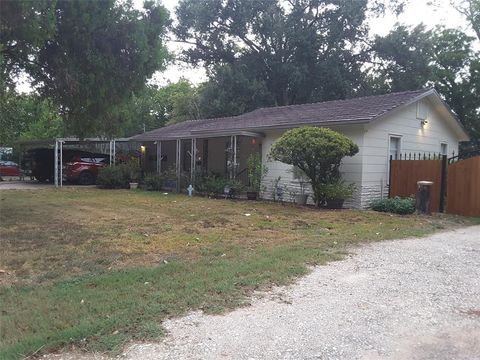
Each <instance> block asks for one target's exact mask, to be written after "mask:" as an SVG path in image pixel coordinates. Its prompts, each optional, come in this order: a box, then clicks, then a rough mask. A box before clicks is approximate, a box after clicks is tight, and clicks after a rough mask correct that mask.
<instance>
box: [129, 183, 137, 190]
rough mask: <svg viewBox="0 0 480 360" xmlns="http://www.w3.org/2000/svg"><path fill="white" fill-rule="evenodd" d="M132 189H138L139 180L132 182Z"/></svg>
mask: <svg viewBox="0 0 480 360" xmlns="http://www.w3.org/2000/svg"><path fill="white" fill-rule="evenodd" d="M130 189H138V183H137V182H131V183H130Z"/></svg>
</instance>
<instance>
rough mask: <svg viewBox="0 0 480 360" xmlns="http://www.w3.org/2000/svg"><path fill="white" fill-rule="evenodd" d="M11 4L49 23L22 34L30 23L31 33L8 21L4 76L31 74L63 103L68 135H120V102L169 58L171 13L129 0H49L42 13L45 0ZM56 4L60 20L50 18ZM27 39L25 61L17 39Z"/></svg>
mask: <svg viewBox="0 0 480 360" xmlns="http://www.w3.org/2000/svg"><path fill="white" fill-rule="evenodd" d="M5 3H6V4H8V6H9V9H10V10H9V13H11V16H12V17H16V18H23V19H24V20H23V21H24V22H25V23H27V24H29V23H30V21H31V20H30V18H29V17H28V16H27V15H28V14H29V13H30V12H32V11H33V14H34V15H35V16H34V17H33V19H34V21H36V22H45V23H46V25H45V28H46V29H47V30H48V31H44V32H43V33H45V34H43V35H44V36H43V35H42V36H39V37H38V38H37V37H34V36H31V35H29V36H24V35H22V34H21V32H22V31H23V30H24V29H25V32H28V33H30V32H31V31H32V30H31V26H24V27H15V26H10V27H8V29H10V30H11V31H9V32H8V33H7V34H6V36H5V37H2V45H1V46H2V47H1V52H2V58H3V59H6V62H5V61H4V66H3V68H4V69H5V72H7V73H9V74H7V75H8V76H5V78H7V79H9V78H11V75H12V72H13V71H15V72H17V73H18V71H24V72H26V73H27V74H28V75H30V76H31V78H32V79H33V82H32V85H33V86H34V88H35V89H36V90H37V91H38V92H39V93H40V94H41V95H42V96H44V97H46V98H51V99H52V100H53V101H54V102H55V103H56V104H58V105H59V107H60V110H61V113H62V117H63V119H64V123H65V126H66V129H67V132H68V134H70V135H78V136H81V137H83V136H87V135H113V134H115V133H116V132H117V131H118V125H119V123H121V120H122V117H121V114H120V113H119V108H120V107H121V106H120V105H122V104H124V103H125V102H126V101H127V100H128V99H129V97H130V96H131V95H132V93H134V92H138V91H140V90H141V89H142V88H143V87H144V86H145V82H146V80H147V79H148V78H149V77H150V76H151V75H152V74H153V73H154V72H155V71H156V70H159V69H162V67H163V65H164V63H165V60H166V58H167V51H166V48H165V46H164V43H163V35H164V33H165V29H166V25H167V24H168V14H167V12H166V10H165V9H164V8H163V7H162V6H159V5H157V4H156V3H154V2H151V1H148V2H145V4H144V8H143V10H136V9H135V8H134V7H133V5H132V3H131V1H130V0H127V1H121V2H120V1H115V0H98V1H80V0H75V1H66V0H59V1H56V2H55V1H48V0H45V1H43V2H41V3H40V4H45V7H44V8H45V10H44V11H43V13H44V15H42V14H43V13H41V12H40V13H39V12H38V11H36V9H37V8H38V7H40V5H38V6H37V5H35V4H34V5H30V4H33V3H32V2H30V1H23V0H20V4H22V6H15V5H12V4H11V1H8V0H7V1H6V2H5ZM2 4H3V2H2ZM52 7H53V10H54V12H53V14H54V18H53V22H54V25H51V21H44V17H48V19H50V18H51V16H52V13H51V12H50V10H51V8H52ZM32 8H33V10H32ZM42 9H43V8H42ZM37 17H38V18H39V19H38V20H37ZM32 21H33V20H32ZM52 26H53V27H54V29H55V31H53V32H52V31H50V28H52ZM33 27H34V28H35V27H36V26H33ZM24 37H26V38H27V39H28V43H29V44H30V43H31V44H33V45H32V46H31V53H32V54H33V56H26V59H27V61H25V59H24V58H25V56H23V55H22V56H16V57H15V56H11V55H10V53H11V51H12V50H11V49H12V48H13V49H15V47H16V46H17V45H16V44H17V40H16V39H17V38H19V39H22V38H24ZM32 38H33V39H32ZM28 49H29V50H30V47H28ZM22 54H23V53H22ZM16 59H19V60H16ZM13 64H16V65H13ZM13 75H16V74H15V73H13Z"/></svg>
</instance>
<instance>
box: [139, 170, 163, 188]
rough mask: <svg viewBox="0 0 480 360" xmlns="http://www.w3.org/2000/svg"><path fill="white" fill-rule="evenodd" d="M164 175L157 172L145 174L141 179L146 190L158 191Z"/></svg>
mask: <svg viewBox="0 0 480 360" xmlns="http://www.w3.org/2000/svg"><path fill="white" fill-rule="evenodd" d="M164 181H165V177H164V176H162V175H159V174H147V175H145V177H144V179H143V183H144V184H145V186H146V188H147V190H153V191H160V190H162V188H163V182H164Z"/></svg>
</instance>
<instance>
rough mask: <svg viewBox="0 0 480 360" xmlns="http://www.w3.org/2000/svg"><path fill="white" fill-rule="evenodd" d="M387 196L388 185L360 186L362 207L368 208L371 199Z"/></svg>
mask: <svg viewBox="0 0 480 360" xmlns="http://www.w3.org/2000/svg"><path fill="white" fill-rule="evenodd" d="M382 198H388V185H383V191H382V184H378V185H364V186H362V188H361V202H360V207H361V208H362V209H365V208H368V206H369V205H370V202H371V201H372V200H377V199H382Z"/></svg>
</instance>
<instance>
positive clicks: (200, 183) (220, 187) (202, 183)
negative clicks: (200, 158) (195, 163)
mask: <svg viewBox="0 0 480 360" xmlns="http://www.w3.org/2000/svg"><path fill="white" fill-rule="evenodd" d="M226 186H229V187H230V188H232V189H233V193H239V192H241V191H242V189H243V186H242V184H241V183H240V182H239V181H238V180H229V179H225V178H224V177H223V176H221V175H219V174H215V173H209V174H201V173H197V174H196V176H195V191H196V192H197V193H199V194H204V195H209V196H214V195H223V193H224V190H225V187H226Z"/></svg>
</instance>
